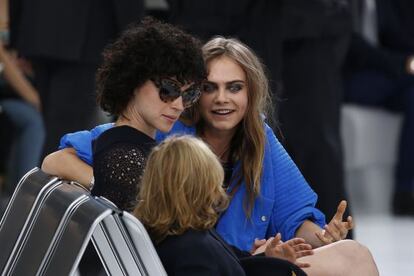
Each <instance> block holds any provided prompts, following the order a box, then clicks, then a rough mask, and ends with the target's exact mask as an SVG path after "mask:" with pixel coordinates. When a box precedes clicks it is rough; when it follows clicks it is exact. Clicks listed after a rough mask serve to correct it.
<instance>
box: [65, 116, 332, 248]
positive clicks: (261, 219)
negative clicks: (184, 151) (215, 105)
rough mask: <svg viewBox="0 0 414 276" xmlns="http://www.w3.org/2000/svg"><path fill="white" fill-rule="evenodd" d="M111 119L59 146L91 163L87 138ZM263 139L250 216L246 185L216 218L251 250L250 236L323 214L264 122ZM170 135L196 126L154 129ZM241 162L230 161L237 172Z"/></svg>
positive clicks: (290, 228)
mask: <svg viewBox="0 0 414 276" xmlns="http://www.w3.org/2000/svg"><path fill="white" fill-rule="evenodd" d="M110 127H112V124H105V125H100V126H98V127H96V128H94V129H93V130H91V131H80V132H76V133H72V134H67V135H65V136H64V137H63V138H62V140H61V144H60V148H65V147H73V148H75V150H76V152H77V154H78V155H79V157H80V158H81V159H82V160H84V161H85V162H87V163H88V164H92V149H91V141H92V140H93V139H96V137H97V136H99V134H100V133H102V132H103V131H105V130H106V129H108V128H110ZM265 128H266V138H267V143H266V146H265V155H264V162H263V174H262V179H261V187H260V196H259V197H258V198H257V199H256V201H255V204H254V207H253V211H252V215H251V217H250V218H248V217H246V214H245V212H244V210H243V202H244V196H245V192H246V189H245V185H241V186H240V187H239V189H238V190H237V192H236V193H235V195H234V196H233V198H232V200H231V202H230V205H229V207H228V209H227V210H226V211H225V212H224V213H223V214H222V216H221V217H220V219H219V221H218V223H217V226H216V230H217V232H218V233H219V234H220V235H221V236H222V238H223V239H224V240H225V241H226V242H228V243H229V244H231V245H234V246H236V247H238V248H240V249H242V250H245V251H250V249H251V247H252V245H253V242H254V239H255V238H258V239H263V238H269V237H272V236H274V235H276V234H277V233H278V232H280V233H281V234H282V238H283V239H284V240H288V239H291V238H293V237H294V235H295V232H296V230H297V229H298V227H299V226H301V225H302V223H303V222H304V221H305V220H306V219H309V220H312V221H314V222H315V223H316V224H318V225H319V226H321V227H323V226H324V225H325V216H324V215H323V214H322V212H321V211H319V210H318V209H317V208H315V204H316V201H317V195H316V194H315V192H313V190H312V189H311V188H310V187H309V185H308V183H307V182H306V180H305V179H304V178H303V176H302V174H301V173H300V172H299V170H298V168H297V167H296V165H295V164H294V163H293V161H292V159H291V158H290V157H289V155H288V154H287V152H286V151H285V149H284V148H283V146H282V145H281V144H280V142H279V141H278V140H277V138H276V137H275V135H274V133H273V131H272V129H271V128H270V127H268V126H267V125H265ZM171 134H190V135H195V129H194V128H193V127H188V126H186V125H184V124H183V123H181V122H177V123H175V125H174V127H173V129H172V130H171V131H170V132H169V133H167V134H163V133H157V138H156V139H157V141H162V140H163V139H164V138H165V137H166V136H168V135H171ZM238 169H240V164H238V163H237V164H235V170H234V172H235V173H236V172H237V170H238Z"/></svg>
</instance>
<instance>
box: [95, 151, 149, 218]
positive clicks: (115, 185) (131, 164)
mask: <svg viewBox="0 0 414 276" xmlns="http://www.w3.org/2000/svg"><path fill="white" fill-rule="evenodd" d="M94 158H95V161H94V175H95V186H94V188H93V190H92V194H94V195H98V196H103V197H105V198H107V199H109V200H111V201H112V202H113V203H115V204H116V205H117V206H118V207H119V208H121V209H122V210H126V211H132V210H133V208H134V207H135V204H136V197H137V193H138V190H139V189H138V185H139V183H140V180H141V177H142V174H143V171H144V168H145V163H146V160H147V154H146V153H145V151H144V150H143V149H141V148H139V147H137V146H135V145H131V144H117V145H116V146H114V147H112V148H110V149H108V150H106V151H103V152H101V153H100V154H98V155H96V156H94Z"/></svg>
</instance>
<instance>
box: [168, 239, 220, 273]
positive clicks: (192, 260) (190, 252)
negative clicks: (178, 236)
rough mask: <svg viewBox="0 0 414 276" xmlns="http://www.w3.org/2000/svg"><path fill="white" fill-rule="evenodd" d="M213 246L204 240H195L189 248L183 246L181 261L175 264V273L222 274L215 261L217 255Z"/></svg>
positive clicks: (180, 250)
mask: <svg viewBox="0 0 414 276" xmlns="http://www.w3.org/2000/svg"><path fill="white" fill-rule="evenodd" d="M210 249H211V248H210V247H209V246H208V245H206V244H205V243H203V242H200V241H198V240H193V242H192V244H188V246H187V249H185V247H181V249H179V250H178V252H179V254H180V256H181V257H180V259H179V261H178V262H177V263H176V264H175V266H174V273H173V274H174V275H180V276H186V275H188V276H192V275H200V276H213V275H220V271H219V269H218V267H217V265H216V262H215V261H214V260H215V259H216V258H217V256H216V254H215V253H214V252H213V250H210ZM178 252H177V253H178Z"/></svg>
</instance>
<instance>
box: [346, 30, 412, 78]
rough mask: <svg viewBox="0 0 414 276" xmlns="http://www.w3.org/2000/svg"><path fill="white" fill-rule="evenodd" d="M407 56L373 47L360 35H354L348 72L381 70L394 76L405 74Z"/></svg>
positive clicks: (347, 65) (348, 60)
mask: <svg viewBox="0 0 414 276" xmlns="http://www.w3.org/2000/svg"><path fill="white" fill-rule="evenodd" d="M406 58H407V56H405V55H404V54H401V53H397V52H395V51H390V50H387V49H385V48H383V47H381V46H373V45H371V44H370V43H369V42H368V41H366V39H364V38H363V37H362V36H361V35H360V34H357V33H354V34H353V35H352V39H351V44H350V47H349V51H348V55H347V59H346V70H349V71H351V72H354V71H358V70H372V69H374V70H380V71H382V72H385V73H387V74H389V75H392V76H399V75H401V74H404V73H405V62H406Z"/></svg>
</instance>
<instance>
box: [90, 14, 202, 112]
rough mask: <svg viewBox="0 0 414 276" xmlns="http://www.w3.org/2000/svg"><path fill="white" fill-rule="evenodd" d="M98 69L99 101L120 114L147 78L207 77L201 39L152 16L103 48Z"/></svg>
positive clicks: (193, 79) (196, 79) (188, 79)
mask: <svg viewBox="0 0 414 276" xmlns="http://www.w3.org/2000/svg"><path fill="white" fill-rule="evenodd" d="M103 56H104V61H103V64H102V66H101V67H100V68H99V69H98V73H97V78H96V81H97V94H98V102H99V104H100V106H101V107H102V109H103V110H104V111H107V112H109V113H110V114H113V115H120V114H121V113H122V111H123V110H124V109H125V107H126V106H127V104H128V102H129V101H130V100H131V98H132V97H133V95H134V89H135V88H137V87H140V86H141V85H143V84H144V83H145V82H146V81H147V80H150V79H157V78H163V77H174V78H176V79H177V80H178V81H179V82H182V83H185V82H200V81H201V80H203V79H204V78H205V77H206V71H205V66H204V61H203V58H202V52H201V44H200V42H199V41H198V40H197V39H195V38H194V37H192V36H191V35H189V34H187V33H185V32H184V31H182V30H181V29H179V28H177V27H174V26H172V25H170V24H166V23H162V22H160V21H157V20H155V19H152V18H148V17H147V18H144V19H143V21H142V22H141V23H139V24H137V23H135V24H131V25H130V26H129V27H128V28H127V29H126V30H125V31H124V32H123V33H122V34H121V36H120V37H119V38H118V39H117V40H116V41H115V42H114V43H112V44H110V45H108V46H107V47H106V49H105V50H104V52H103Z"/></svg>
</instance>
